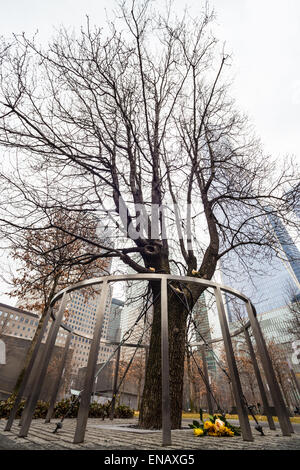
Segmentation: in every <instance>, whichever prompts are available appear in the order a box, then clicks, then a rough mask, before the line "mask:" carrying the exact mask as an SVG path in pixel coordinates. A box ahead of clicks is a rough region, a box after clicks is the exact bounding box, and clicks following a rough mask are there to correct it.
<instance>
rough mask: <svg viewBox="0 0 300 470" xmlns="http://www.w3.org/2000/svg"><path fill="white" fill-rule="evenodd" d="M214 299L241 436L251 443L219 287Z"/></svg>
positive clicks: (247, 419)
mask: <svg viewBox="0 0 300 470" xmlns="http://www.w3.org/2000/svg"><path fill="white" fill-rule="evenodd" d="M214 289H215V297H216V303H217V309H218V314H219V319H220V324H221V330H222V335H223V339H224V347H225V353H226V358H227V364H228V368H229V374H230V378H231V382H232V388H233V393H234V399H235V404H236V407H237V412H238V416H239V421H240V426H241V431H242V436H243V440H244V441H253V436H252V432H251V427H250V423H249V418H248V413H247V411H246V407H245V404H244V400H243V391H242V386H241V382H240V378H239V373H238V369H237V365H236V362H235V358H234V353H233V347H232V342H231V337H230V332H229V328H228V324H227V320H226V314H225V308H224V303H223V299H222V293H221V290H220V288H219V287H215V288H214Z"/></svg>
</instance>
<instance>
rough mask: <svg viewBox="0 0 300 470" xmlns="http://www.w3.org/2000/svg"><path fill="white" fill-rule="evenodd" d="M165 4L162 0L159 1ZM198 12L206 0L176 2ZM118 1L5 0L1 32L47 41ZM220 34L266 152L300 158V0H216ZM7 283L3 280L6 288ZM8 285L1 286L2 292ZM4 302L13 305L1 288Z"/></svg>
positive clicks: (243, 105)
mask: <svg viewBox="0 0 300 470" xmlns="http://www.w3.org/2000/svg"><path fill="white" fill-rule="evenodd" d="M156 1H157V3H158V4H159V5H161V4H162V3H163V2H162V0H156ZM174 3H175V7H176V8H178V10H182V9H183V6H184V4H186V5H187V6H188V7H189V8H190V13H191V14H197V12H198V11H199V6H201V4H203V2H201V1H200V0H198V1H196V0H187V1H186V2H184V0H175V1H174ZM112 5H113V0H84V1H82V0H13V1H8V0H0V12H1V14H0V34H1V35H3V36H8V35H10V34H11V33H12V32H14V33H20V32H23V31H25V32H26V33H34V32H35V31H36V30H37V29H38V30H39V31H40V36H41V39H43V41H44V40H46V39H47V38H50V37H51V35H52V34H53V28H54V27H58V26H60V25H61V24H64V25H65V26H69V27H78V26H80V25H81V24H84V22H85V15H86V14H88V15H89V16H90V19H91V22H92V23H97V24H99V25H101V24H103V23H104V22H105V8H107V10H108V11H110V10H111V8H112ZM210 5H211V6H213V7H214V8H215V12H216V15H217V19H216V24H215V34H216V35H217V37H218V38H219V39H220V40H221V41H225V42H226V49H227V51H228V52H230V53H231V54H232V58H233V67H232V73H233V76H234V79H235V82H234V86H233V88H232V93H233V95H234V97H235V98H236V100H237V104H238V106H239V108H240V109H241V110H242V111H244V112H246V113H247V114H248V115H249V117H250V118H251V120H252V122H253V124H254V126H255V129H256V132H257V134H258V135H259V136H260V137H261V139H262V142H263V144H264V147H265V150H266V151H267V152H268V153H272V154H273V155H274V156H276V157H277V158H278V159H282V158H284V156H285V155H286V154H289V155H294V157H295V159H298V160H299V159H300V157H299V155H300V131H299V127H300V126H299V124H300V118H299V115H300V40H299V36H300V34H299V33H300V1H299V0H211V1H210ZM1 287H2V285H1V284H0V288H1ZM2 290H3V289H1V291H2ZM0 302H9V303H13V302H12V301H11V300H9V299H8V298H7V297H6V296H4V295H2V292H0Z"/></svg>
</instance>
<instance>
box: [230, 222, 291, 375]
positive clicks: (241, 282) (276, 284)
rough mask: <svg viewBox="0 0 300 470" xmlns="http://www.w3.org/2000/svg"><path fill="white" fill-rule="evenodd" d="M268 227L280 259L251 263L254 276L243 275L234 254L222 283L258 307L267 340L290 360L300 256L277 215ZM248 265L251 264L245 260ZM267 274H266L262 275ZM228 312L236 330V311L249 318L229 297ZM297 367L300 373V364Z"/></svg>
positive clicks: (231, 254)
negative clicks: (291, 307)
mask: <svg viewBox="0 0 300 470" xmlns="http://www.w3.org/2000/svg"><path fill="white" fill-rule="evenodd" d="M267 223H268V224H269V225H268V227H269V229H270V230H273V232H274V234H275V236H276V239H277V242H278V247H279V253H278V257H274V258H273V259H272V260H268V261H266V263H265V264H264V265H263V264H262V263H259V262H258V261H256V260H255V259H251V264H252V269H253V272H252V275H251V277H249V275H245V274H244V275H243V271H244V270H243V265H242V263H241V261H240V260H239V258H238V257H237V255H236V254H235V253H234V252H230V253H229V255H228V258H229V259H227V260H225V262H224V260H223V261H222V263H221V268H222V278H223V279H222V282H223V284H225V285H226V284H227V285H228V286H230V287H233V288H235V289H237V290H239V291H241V292H242V293H243V294H245V295H246V296H247V297H249V298H250V299H251V301H252V303H253V304H254V305H255V308H256V311H257V313H258V320H259V322H260V325H261V328H262V331H263V334H264V336H265V338H266V339H267V340H273V341H275V343H276V344H280V345H281V346H282V350H283V351H284V353H285V354H286V356H287V358H288V359H290V358H291V357H292V356H293V335H292V334H291V331H290V330H291V328H290V325H291V320H292V319H291V311H290V307H289V305H290V304H291V302H292V301H293V299H295V298H297V297H298V296H299V294H300V253H299V250H298V248H297V246H296V245H295V243H294V242H293V240H292V238H291V236H290V234H289V233H288V231H287V229H286V227H285V226H284V225H283V224H282V222H281V221H280V220H279V219H278V217H276V216H275V215H273V214H272V215H268V217H267ZM226 261H227V262H229V263H230V264H231V266H234V268H235V269H234V271H235V273H236V274H235V275H232V274H229V273H228V271H227V270H226ZM243 262H245V263H248V262H249V260H247V259H246V260H245V259H244V260H243ZM262 271H263V274H262ZM226 309H227V314H228V320H229V323H230V324H231V326H232V329H235V328H236V324H235V322H236V320H237V318H236V316H235V311H236V312H238V314H240V315H241V316H246V311H245V308H244V307H240V306H237V307H236V305H235V304H234V302H233V301H232V299H231V298H230V296H229V295H226ZM294 366H295V368H296V370H297V369H299V371H300V364H299V363H298V364H295V363H294Z"/></svg>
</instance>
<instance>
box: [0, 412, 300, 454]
mask: <svg viewBox="0 0 300 470" xmlns="http://www.w3.org/2000/svg"><path fill="white" fill-rule="evenodd" d="M58 421H59V420H57V419H56V420H53V421H52V422H51V423H48V424H45V423H44V420H41V419H35V420H33V421H32V424H31V427H30V430H29V433H28V436H27V437H26V438H19V437H18V433H19V429H20V428H19V426H18V420H16V421H15V422H14V424H13V427H12V430H11V431H10V432H5V431H4V427H5V424H6V420H4V419H1V420H0V449H1V450H5V449H6V450H23V449H24V450H300V434H299V431H296V432H295V434H292V435H291V436H290V437H288V436H282V435H281V432H280V430H279V429H278V430H276V431H271V430H270V429H268V427H267V425H266V424H265V423H264V433H265V436H261V435H260V434H259V433H258V432H257V431H255V430H254V429H252V430H253V437H254V441H253V442H245V441H243V439H242V437H241V436H234V437H219V438H218V437H210V436H205V437H196V436H194V435H193V431H192V430H190V429H187V428H185V429H181V430H174V431H172V445H171V446H168V447H162V444H161V442H162V432H161V431H156V432H145V431H144V432H143V433H137V432H135V430H134V429H130V426H132V425H136V424H137V419H136V418H133V419H130V420H118V419H116V420H114V421H113V422H112V421H109V420H105V421H103V420H102V419H93V418H91V419H89V420H88V424H87V430H86V434H85V441H84V442H83V443H81V444H73V437H74V432H75V426H76V420H75V419H65V420H64V423H63V428H62V429H60V430H59V431H58V432H57V433H56V434H53V431H54V429H55V427H56V425H55V424H56V422H58ZM184 426H186V423H185V424H184Z"/></svg>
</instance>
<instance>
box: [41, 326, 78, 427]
mask: <svg viewBox="0 0 300 470" xmlns="http://www.w3.org/2000/svg"><path fill="white" fill-rule="evenodd" d="M71 339H72V333H71V332H69V333H68V335H67V339H66V343H65V347H64V352H63V356H62V359H61V361H60V364H59V368H58V371H57V378H56V381H55V383H54V387H53V393H52V397H51V400H50V404H49V409H48V412H47V416H46V419H45V423H50V420H51V418H52V415H53V411H54V405H55V402H56V398H57V394H58V391H59V386H60V383H61V378H62V373H63V370H64V367H65V365H66V361H67V357H68V352H69V347H70V343H71Z"/></svg>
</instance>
